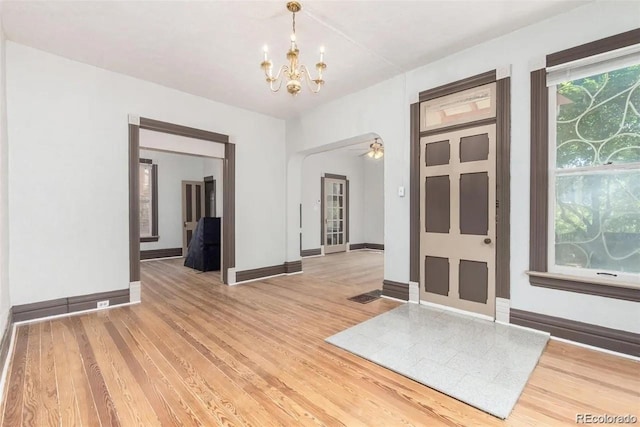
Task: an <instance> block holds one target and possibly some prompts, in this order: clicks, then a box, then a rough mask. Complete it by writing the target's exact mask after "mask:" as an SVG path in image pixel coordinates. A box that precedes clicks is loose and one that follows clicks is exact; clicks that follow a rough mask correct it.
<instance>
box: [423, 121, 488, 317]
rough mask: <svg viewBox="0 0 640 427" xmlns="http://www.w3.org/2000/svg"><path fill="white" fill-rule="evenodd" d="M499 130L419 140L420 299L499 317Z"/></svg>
mask: <svg viewBox="0 0 640 427" xmlns="http://www.w3.org/2000/svg"><path fill="white" fill-rule="evenodd" d="M495 171H496V127H495V124H490V125H484V126H478V127H472V128H468V129H463V130H456V131H450V132H443V133H440V134H437V135H431V136H427V137H423V138H422V139H421V140H420V299H421V300H422V301H427V302H432V303H436V304H441V305H446V306H450V307H453V308H457V309H461V310H465V311H471V312H475V313H479V314H482V315H486V316H489V317H491V318H493V317H494V316H495V256H496V254H495V247H496V246H495V239H496V176H495Z"/></svg>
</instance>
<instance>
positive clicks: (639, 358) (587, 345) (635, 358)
mask: <svg viewBox="0 0 640 427" xmlns="http://www.w3.org/2000/svg"><path fill="white" fill-rule="evenodd" d="M534 330H535V329H534ZM551 339H552V340H554V341H560V342H564V343H567V344H573V345H575V346H578V347H582V348H587V349H589V350H594V351H599V352H600V353H607V354H611V355H613V356H618V357H624V358H625V359H631V360H636V361H640V357H636V356H632V355H630V354H626V353H618V352H617V351H612V350H607V349H606V348H600V347H594V346H592V345H589V344H583V343H581V342H576V341H571V340H567V339H564V338H558V337H554V336H553V335H552V336H551Z"/></svg>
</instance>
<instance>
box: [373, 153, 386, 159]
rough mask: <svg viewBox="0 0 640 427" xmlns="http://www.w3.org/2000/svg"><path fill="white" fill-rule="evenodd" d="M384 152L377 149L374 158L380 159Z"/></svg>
mask: <svg viewBox="0 0 640 427" xmlns="http://www.w3.org/2000/svg"><path fill="white" fill-rule="evenodd" d="M383 155H384V154H383V152H382V151H376V154H374V156H373V158H374V159H379V158H380V157H382V156H383Z"/></svg>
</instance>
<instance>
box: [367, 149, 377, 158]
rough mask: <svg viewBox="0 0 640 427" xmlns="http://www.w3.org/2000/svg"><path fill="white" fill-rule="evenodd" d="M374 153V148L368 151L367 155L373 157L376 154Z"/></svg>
mask: <svg viewBox="0 0 640 427" xmlns="http://www.w3.org/2000/svg"><path fill="white" fill-rule="evenodd" d="M374 154H375V153H374V151H373V150H371V151H369V152H368V153H367V156H369V157H373V155H374Z"/></svg>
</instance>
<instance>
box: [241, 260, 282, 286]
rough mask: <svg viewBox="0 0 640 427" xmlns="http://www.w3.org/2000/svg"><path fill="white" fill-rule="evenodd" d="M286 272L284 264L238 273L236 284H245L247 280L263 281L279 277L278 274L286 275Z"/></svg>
mask: <svg viewBox="0 0 640 427" xmlns="http://www.w3.org/2000/svg"><path fill="white" fill-rule="evenodd" d="M284 272H285V271H284V264H280V265H271V266H269V267H260V268H254V269H251V270H243V271H237V272H236V282H245V281H247V280H255V279H261V278H263V277H269V276H277V275H278V274H284Z"/></svg>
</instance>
